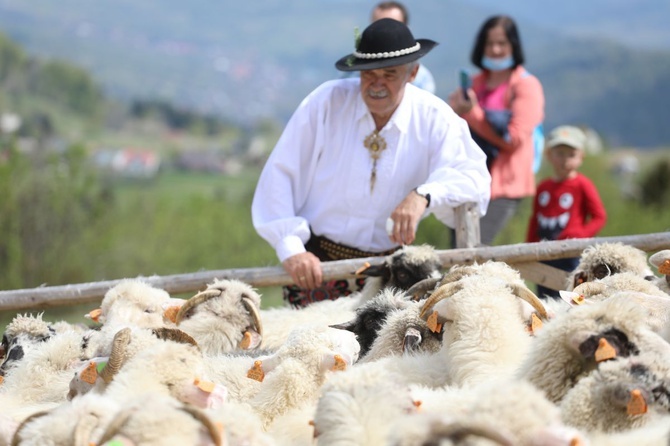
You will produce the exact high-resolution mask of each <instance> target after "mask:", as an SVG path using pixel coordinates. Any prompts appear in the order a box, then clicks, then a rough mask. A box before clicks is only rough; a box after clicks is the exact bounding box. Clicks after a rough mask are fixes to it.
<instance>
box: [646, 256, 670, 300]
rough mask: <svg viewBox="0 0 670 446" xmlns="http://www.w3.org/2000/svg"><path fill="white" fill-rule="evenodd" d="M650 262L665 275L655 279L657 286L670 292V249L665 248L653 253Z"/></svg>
mask: <svg viewBox="0 0 670 446" xmlns="http://www.w3.org/2000/svg"><path fill="white" fill-rule="evenodd" d="M649 263H650V264H651V265H653V266H654V267H655V268H656V269H657V270H658V272H659V274H661V275H663V276H664V277H659V278H656V279H655V280H654V283H655V284H656V286H658V287H659V288H660V289H661V290H663V291H664V292H665V293H667V294H670V249H664V250H662V251H658V252H657V253H655V254H653V255H652V256H650V257H649Z"/></svg>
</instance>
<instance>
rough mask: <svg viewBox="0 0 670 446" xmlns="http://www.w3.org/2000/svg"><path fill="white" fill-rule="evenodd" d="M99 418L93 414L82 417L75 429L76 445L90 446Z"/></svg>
mask: <svg viewBox="0 0 670 446" xmlns="http://www.w3.org/2000/svg"><path fill="white" fill-rule="evenodd" d="M99 421H100V420H99V418H98V417H97V416H96V415H93V414H92V413H88V414H86V415H85V416H83V417H81V418H80V419H79V421H78V422H77V426H76V427H75V429H74V445H75V446H89V445H90V444H91V436H92V434H93V430H94V429H95V428H96V427H97V426H98V423H99Z"/></svg>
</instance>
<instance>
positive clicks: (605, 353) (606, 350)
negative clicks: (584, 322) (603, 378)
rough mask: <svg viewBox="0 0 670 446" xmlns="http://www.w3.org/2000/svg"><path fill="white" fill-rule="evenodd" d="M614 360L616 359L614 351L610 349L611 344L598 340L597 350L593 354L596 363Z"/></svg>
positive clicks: (605, 340)
mask: <svg viewBox="0 0 670 446" xmlns="http://www.w3.org/2000/svg"><path fill="white" fill-rule="evenodd" d="M614 358H616V349H615V348H614V347H612V344H610V343H609V342H607V339H605V338H600V340H599V341H598V349H597V350H596V353H595V359H596V362H603V361H607V360H608V359H614Z"/></svg>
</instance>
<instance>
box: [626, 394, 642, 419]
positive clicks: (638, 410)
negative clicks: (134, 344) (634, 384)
mask: <svg viewBox="0 0 670 446" xmlns="http://www.w3.org/2000/svg"><path fill="white" fill-rule="evenodd" d="M626 413H628V415H642V414H644V413H647V401H646V400H645V399H644V396H642V392H640V391H639V390H638V389H633V390H631V391H630V399H629V400H628V404H627V405H626Z"/></svg>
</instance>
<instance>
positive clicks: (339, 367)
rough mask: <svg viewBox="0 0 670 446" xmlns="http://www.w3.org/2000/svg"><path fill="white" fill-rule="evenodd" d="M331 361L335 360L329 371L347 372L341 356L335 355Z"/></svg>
mask: <svg viewBox="0 0 670 446" xmlns="http://www.w3.org/2000/svg"><path fill="white" fill-rule="evenodd" d="M333 359H334V360H335V364H334V365H333V366H332V367H331V368H330V370H332V371H334V372H336V371H340V372H343V371H345V370H347V362H346V361H345V360H344V359H342V356H341V355H335V356H334V357H333Z"/></svg>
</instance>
